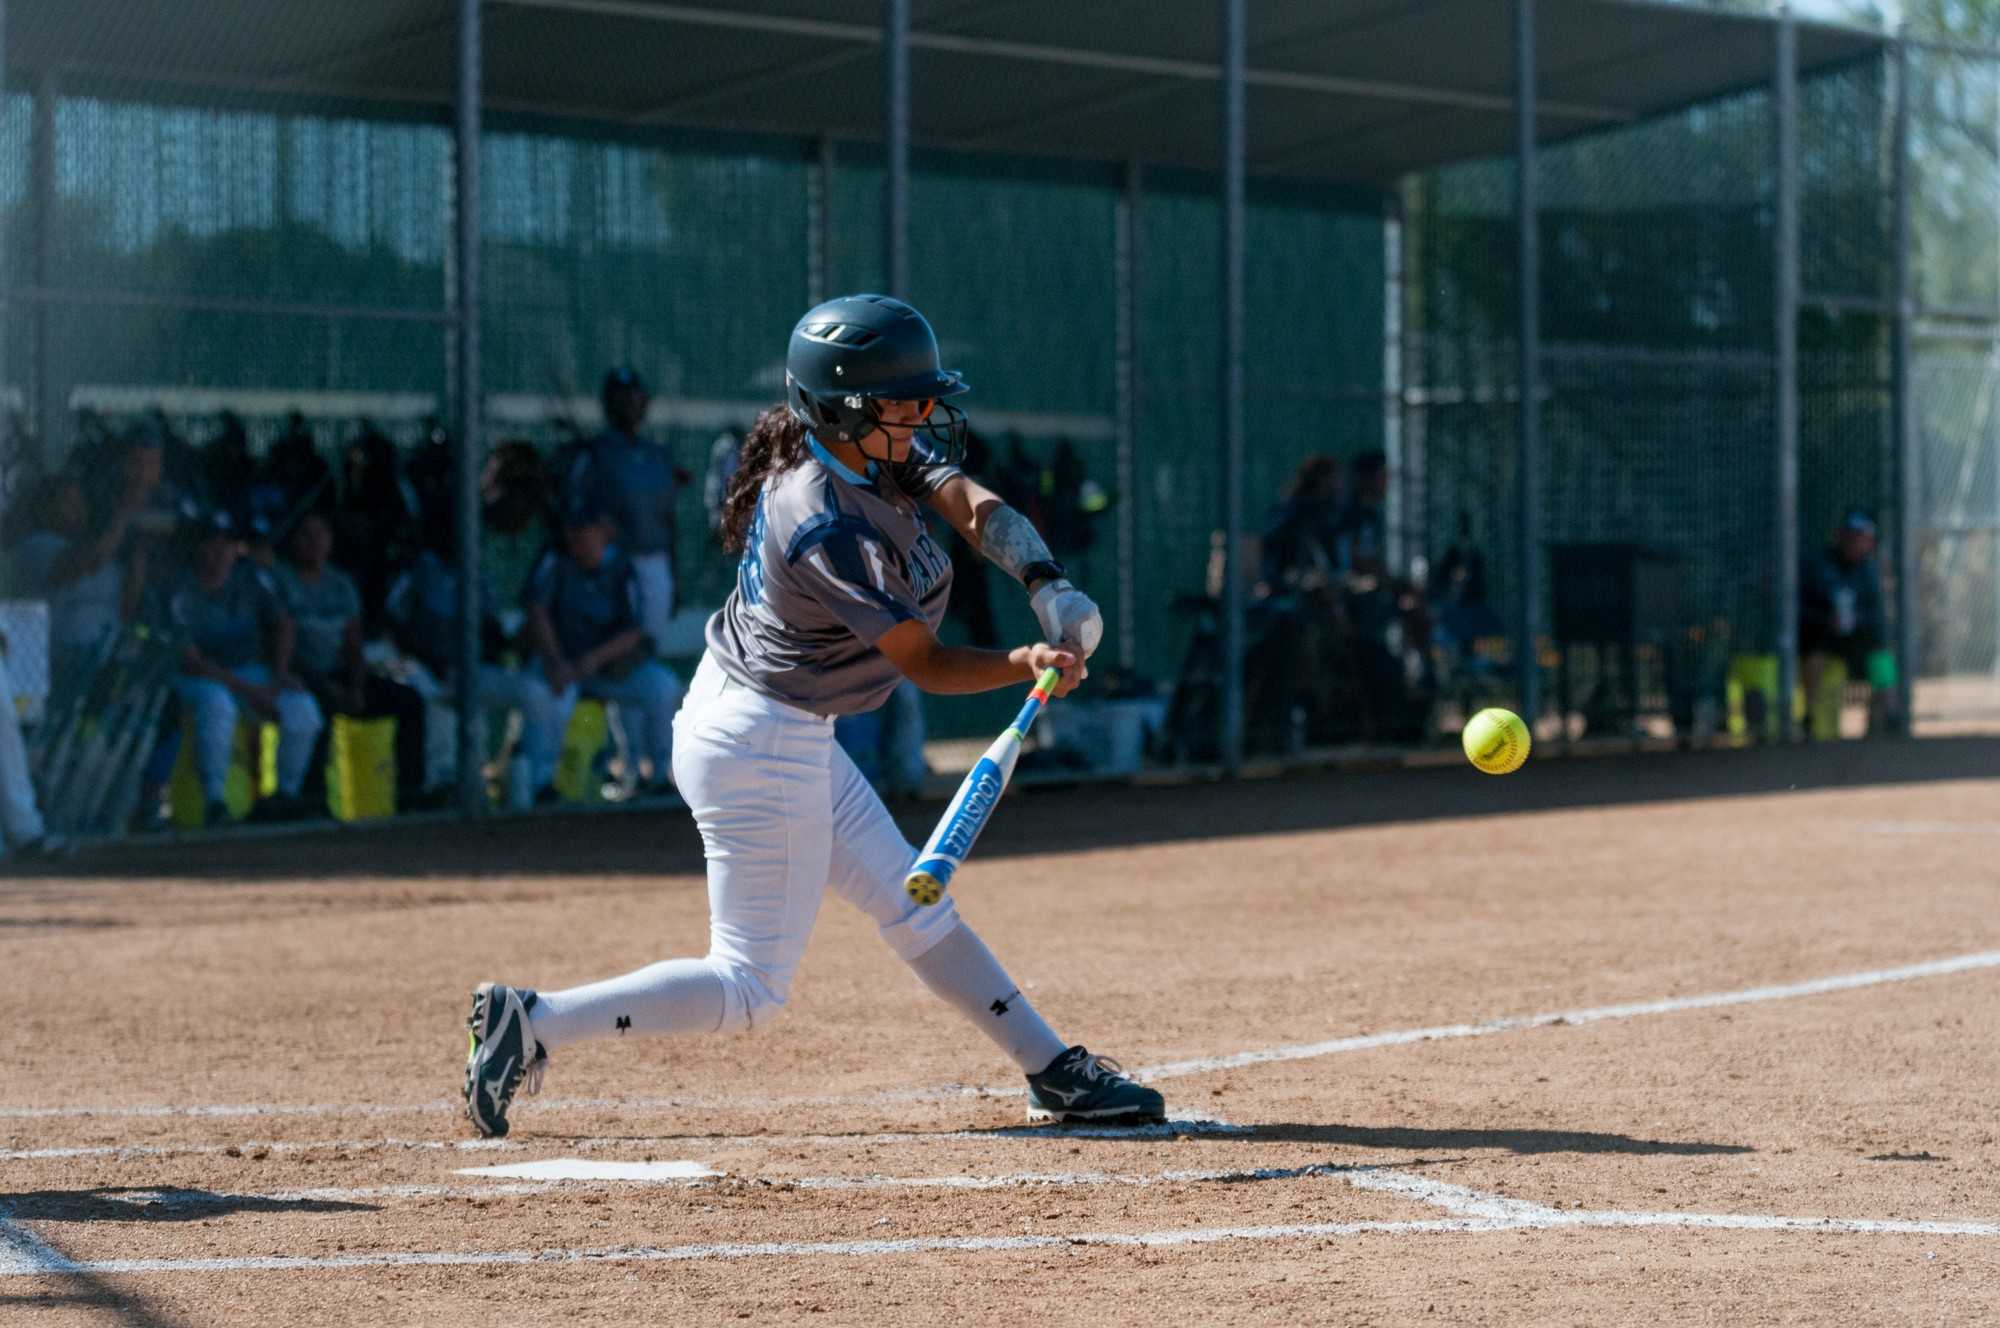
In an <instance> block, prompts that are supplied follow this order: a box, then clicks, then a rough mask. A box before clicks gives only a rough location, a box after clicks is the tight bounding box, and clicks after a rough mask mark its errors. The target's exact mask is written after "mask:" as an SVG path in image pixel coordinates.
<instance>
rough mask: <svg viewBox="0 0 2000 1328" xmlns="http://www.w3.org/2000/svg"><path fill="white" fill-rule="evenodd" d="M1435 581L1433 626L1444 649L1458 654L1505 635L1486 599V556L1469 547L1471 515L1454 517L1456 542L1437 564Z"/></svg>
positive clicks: (1461, 514)
mask: <svg viewBox="0 0 2000 1328" xmlns="http://www.w3.org/2000/svg"><path fill="white" fill-rule="evenodd" d="M1437 580H1438V585H1437V623H1438V627H1439V629H1440V634H1441V635H1442V636H1443V637H1444V638H1445V641H1444V644H1445V646H1446V648H1447V649H1452V650H1456V651H1460V652H1462V651H1464V650H1465V649H1467V648H1468V647H1469V646H1470V645H1471V643H1472V642H1474V641H1477V640H1479V639H1480V638H1482V637H1493V636H1505V635H1506V634H1507V624H1506V623H1505V622H1504V621H1503V620H1502V619H1501V617H1500V615H1499V614H1498V613H1497V612H1495V611H1494V608H1493V605H1492V604H1491V603H1490V602H1489V601H1488V599H1487V589H1486V555H1485V554H1483V553H1481V552H1480V551H1479V546H1478V545H1477V544H1475V543H1473V539H1472V513H1470V512H1465V511H1461V512H1460V513H1459V514H1458V538H1457V539H1455V540H1453V541H1452V544H1451V547H1450V548H1448V549H1446V550H1445V551H1444V557H1443V558H1441V559H1440V560H1439V561H1438V570H1437Z"/></svg>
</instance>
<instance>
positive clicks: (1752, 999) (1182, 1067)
mask: <svg viewBox="0 0 2000 1328" xmlns="http://www.w3.org/2000/svg"><path fill="white" fill-rule="evenodd" d="M1992 968H2000V950H1983V951H1980V952H1978V953H1976V954H1965V955H1957V956H1954V957H1952V958H1948V959H1933V960H1929V961H1926V962H1923V963H1917V964H1906V965H1903V966H1901V967H1898V968H1878V969H1870V970H1868V971H1866V972H1861V973H1843V974H1838V975H1836V976H1833V977H1825V978H1813V979H1811V980H1808V981H1805V982H1791V983H1781V984H1776V985H1769V986H1761V987H1745V988H1742V989H1739V990H1736V991H1723V992H1710V993H1708V994H1706V995H1701V996H1675V997H1669V998H1666V999H1664V1000H1653V1001H1633V1002H1626V1003H1621V1004H1617V1005H1599V1006H1593V1007H1589V1008H1586V1009H1578V1010H1557V1011H1551V1012H1548V1013H1545V1014H1530V1015H1514V1016H1510V1017H1506V1018H1500V1019H1487V1020H1481V1021H1478V1022H1474V1023H1460V1024H1440V1025H1437V1026H1434V1027H1431V1028H1409V1029H1399V1030H1396V1031H1394V1032H1387V1033H1364V1034H1360V1035H1357V1036H1353V1037H1343V1038H1331V1039H1329V1040H1327V1041H1324V1042H1304V1043H1295V1044H1292V1045H1288V1046H1278V1047H1268V1048H1265V1049H1264V1050H1261V1051H1244V1052H1237V1053H1235V1054H1233V1055H1226V1056H1205V1057H1199V1058H1196V1059H1193V1060H1183V1061H1169V1062H1167V1063H1166V1064H1163V1065H1151V1066H1144V1067H1141V1068H1140V1069H1137V1070H1134V1071H1132V1075H1133V1077H1134V1078H1136V1079H1141V1080H1144V1081H1146V1082H1148V1083H1153V1082H1157V1081H1159V1080H1162V1079H1177V1078H1182V1077H1185V1076H1187V1075H1195V1074H1207V1073H1210V1072H1213V1071H1216V1070H1233V1069H1239V1068H1241V1067H1243V1066H1246V1065H1269V1064H1273V1063H1276V1062H1281V1061H1304V1060H1317V1059H1319V1058H1320V1057H1323V1056H1336V1055H1340V1054H1343V1053H1346V1052H1352V1051H1373V1050H1376V1049H1379V1048H1382V1047H1398V1046H1407V1045H1409V1044H1411V1043H1416V1042H1443V1041H1449V1040H1451V1039H1455V1038H1473V1037H1490V1036H1493V1035H1494V1034H1497V1033H1515V1032H1520V1031H1522V1030H1525V1029H1531V1028H1553V1027H1560V1026H1563V1025H1571V1024H1595V1023H1603V1022H1606V1021H1608V1020H1616V1019H1637V1018H1642V1017H1644V1016H1648V1015H1659V1014H1680V1013H1685V1012H1687V1011H1690V1010H1712V1009H1719V1008H1722V1007H1726V1006H1732V1005H1754V1004H1759V1003H1762V1002H1765V1001H1782V1000H1795V999H1798V998H1800V997H1806V996H1823V995H1827V994H1829V993H1832V992H1840V991H1854V990H1856V989H1858V988H1862V987H1879V986H1883V985H1885V984H1888V983H1893V982H1912V981H1916V980H1919V979H1922V978H1937V977H1949V976H1952V975H1954V974H1959V973H1970V972H1976V971H1979V970H1982V969H1992ZM1024 1091H1025V1090H1023V1089H1020V1088H1014V1087H993V1088H973V1087H969V1086H966V1085H961V1084H955V1085H948V1086H945V1087H939V1088H917V1089H894V1090H890V1091H887V1092H871V1093H854V1094H835V1095H828V1096H817V1097H783V1096H756V1097H725V1098H708V1099H704V1098H696V1097H638V1098H615V1097H596V1098H544V1099H537V1102H538V1109H539V1110H542V1111H559V1110H572V1109H605V1110H617V1111H622V1112H626V1113H631V1112H639V1111H693V1110H727V1109H743V1108H752V1109H758V1110H771V1109H778V1108H784V1107H794V1106H862V1105H868V1104H872V1103H883V1102H935V1101H941V1100H951V1099H958V1098H1016V1097H1020V1096H1021V1095H1022V1094H1023V1092H1024ZM460 1109H461V1108H460V1104H459V1103H457V1102H453V1101H443V1100H441V1101H435V1102H424V1103H406V1104H394V1103H366V1102H357V1103H342V1102H319V1103H303V1104H297V1105H284V1104H276V1103H256V1102H252V1103H235V1104H227V1105H194V1106H178V1107H177V1106H166V1105H147V1106H129V1107H73V1106H62V1107H0V1120H47V1119H67V1118H75V1117H85V1118H88V1117H105V1118H131V1117H206V1118H232V1117H245V1116H250V1117H255V1116H274V1117H279V1116H284V1117H295V1116H308V1117H311V1116H331V1117H344V1116H355V1117H372V1116H399V1115H423V1114H428V1113H431V1112H442V1111H450V1112H453V1113H456V1112H458V1111H459V1110H460Z"/></svg>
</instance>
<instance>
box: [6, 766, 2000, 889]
mask: <svg viewBox="0 0 2000 1328" xmlns="http://www.w3.org/2000/svg"><path fill="white" fill-rule="evenodd" d="M1996 770H2000V738H1991V737H1954V738H1925V739H1917V740H1899V741H1891V740H1883V741H1875V742H1841V743H1820V744H1816V745H1810V746H1796V747H1783V748H1780V747H1758V748H1747V749H1744V750H1741V751H1706V752H1679V753H1656V754H1648V755H1639V754H1631V755H1620V756H1598V757H1590V758H1577V759H1571V760H1563V759H1543V760H1535V761H1532V762H1530V764H1529V765H1528V767H1527V768H1526V769H1525V770H1523V771H1522V772H1521V773H1519V774H1516V775H1512V776H1509V777H1508V778H1505V779H1494V778H1491V777H1489V776H1485V775H1480V774H1478V773H1476V772H1474V771H1473V770H1471V769H1470V768H1469V767H1467V766H1465V765H1463V764H1459V763H1455V762H1454V763H1453V764H1451V765H1448V766H1443V767H1434V768H1424V769H1386V770H1371V771H1366V772H1351V773H1327V774H1300V775H1294V776H1290V777H1287V778H1282V779H1246V780H1243V781H1241V782H1239V783H1234V784H1223V783H1198V784H1179V785H1153V786H1127V785H1090V786H1075V787H1067V788H1051V787H1046V786H1040V787H1026V788H1018V789H1013V790H1010V791H1009V792H1008V794H1007V802H1006V804H1005V806H1004V807H1003V808H1002V810H1001V813H1000V814H999V815H998V816H997V817H995V818H994V822H993V824H992V825H991V826H990V827H989V828H988V830H987V831H986V833H985V834H984V835H983V836H982V837H981V838H980V841H979V848H978V852H977V854H976V857H977V858H978V859H980V860H986V859H991V858H996V857H1002V856H1006V855H1011V854H1024V853H1060V852H1066V851H1070V850H1077V849H1103V848H1118V847H1123V846H1128V845H1138V844H1164V843H1180V842H1185V841H1189V840H1213V839H1218V838H1225V837H1228V836H1233V835H1265V834H1283V833H1290V832H1297V831H1308V830H1334V829H1342V828H1346V827H1352V826H1370V825H1394V824H1405V823H1416V822H1424V821H1431V820H1438V819H1446V818H1458V817H1475V816H1500V815H1508V814H1513V813H1521V812H1547V811H1563V810H1571V809H1578V808H1586V807H1618V806H1632V805H1636V804H1646V803H1658V802H1676V801H1685V800H1690V799H1698V798H1737V797H1757V796H1761V795H1765V794H1781V793H1787V792H1797V791H1810V790H1818V789H1840V788H1862V787H1871V786H1876V787H1879V786H1892V785H1904V784H1920V783H1931V782H1938V781H1946V780H1971V779H1991V778H1993V775H1994V772H1995V771H1996ZM942 811H943V804H941V803H915V804H905V805H903V806H901V807H899V808H898V811H897V819H898V821H899V822H900V823H901V825H902V827H903V830H904V833H905V834H906V835H907V836H908V837H909V838H910V840H911V842H913V843H918V844H921V843H922V842H924V840H926V839H927V838H929V836H930V832H931V829H932V827H933V826H934V825H935V824H936V820H937V817H938V816H939V814H940V813H941V812H942ZM700 865H701V841H700V838H699V836H698V835H697V834H696V833H695V828H694V825H693V822H692V821H691V820H690V818H689V817H688V814H687V813H686V812H685V811H679V810H657V811H655V810H634V811H628V812H616V813H604V814H581V813H574V812H571V813H555V814H550V815H543V816H522V817H509V818H495V819H490V820H485V821H480V822H477V823H472V824H464V823H456V822H448V821H438V820H430V821H427V822H425V823H422V824H402V825H384V826H381V827H379V828H375V827H370V828H365V829H363V828H349V829H343V830H328V829H324V828H321V829H319V830H316V831H314V832H313V833H311V834H309V835H305V834H282V835H269V834H264V833H260V834H258V835H256V836H254V837H252V836H246V837H243V838H228V837H224V838H217V839H209V840H205V841H202V842H198V843H175V842H167V841H154V842H148V841H145V840H135V841H130V842H127V843H124V844H120V845H112V846H105V847H101V848H96V849H93V850H90V851H87V852H81V853H78V854H77V855H76V856H75V857H73V858H70V859H67V860H64V861H59V862H53V863H48V862H44V863H38V864H36V866H35V867H34V874H35V875H36V876H37V877H41V878H55V877H66V876H67V877H100V878H101V877H113V878H140V879H145V878H153V879H158V878H173V879H195V880H226V881H231V882H255V881H275V880H300V879H319V880H324V879H344V878H349V877H370V878H386V879H403V878H420V877H454V878H467V877H479V876H498V877H514V878H520V877H533V876H558V877H576V876H578V875H582V874H586V873H587V874H589V875H591V876H653V875H661V874H671V875H679V876H688V877H690V878H692V877H694V876H695V874H696V873H698V872H699V870H700ZM690 883H691V884H692V880H691V882H690Z"/></svg>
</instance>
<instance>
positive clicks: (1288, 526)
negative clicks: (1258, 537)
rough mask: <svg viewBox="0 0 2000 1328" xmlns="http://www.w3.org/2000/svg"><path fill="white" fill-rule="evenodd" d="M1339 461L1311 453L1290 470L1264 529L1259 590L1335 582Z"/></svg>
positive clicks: (1338, 564)
mask: <svg viewBox="0 0 2000 1328" xmlns="http://www.w3.org/2000/svg"><path fill="white" fill-rule="evenodd" d="M1341 493H1342V486H1341V480H1340V462H1339V461H1338V460H1337V459H1336V458H1334V457H1330V456H1309V457H1307V458H1306V459H1305V460H1304V461H1301V462H1300V463H1299V465H1298V469H1296V470H1294V471H1293V472H1292V478H1291V481H1290V482H1289V483H1288V484H1286V486H1285V496H1284V500H1283V501H1282V502H1281V503H1279V505H1278V511H1277V514H1276V516H1275V517H1274V518H1273V520H1272V522H1271V525H1270V527H1269V528H1268V529H1267V530H1266V531H1265V532H1264V556H1263V561H1262V565H1261V568H1260V572H1259V577H1258V580H1259V583H1260V585H1259V589H1260V590H1261V591H1262V592H1263V593H1265V594H1283V593H1286V592H1288V591H1297V590H1300V589H1311V588H1323V587H1326V586H1329V585H1331V584H1333V582H1334V580H1335V579H1336V578H1337V577H1338V575H1339V573H1340V571H1341V562H1340V519H1341V516H1342V514H1343V512H1342V506H1341Z"/></svg>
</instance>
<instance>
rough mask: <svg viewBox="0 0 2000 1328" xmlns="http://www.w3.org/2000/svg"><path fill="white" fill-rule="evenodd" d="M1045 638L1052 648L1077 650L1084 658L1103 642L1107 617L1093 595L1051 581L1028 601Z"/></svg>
mask: <svg viewBox="0 0 2000 1328" xmlns="http://www.w3.org/2000/svg"><path fill="white" fill-rule="evenodd" d="M1028 604H1029V606H1030V607H1031V608H1033V609H1034V611H1035V621H1036V622H1038V623H1040V624H1041V625H1042V635H1043V639H1045V640H1046V641H1047V642H1048V643H1049V644H1050V645H1052V646H1064V647H1066V648H1068V649H1071V650H1075V651H1078V652H1079V653H1081V654H1082V655H1083V657H1084V658H1085V659H1089V658H1090V657H1091V656H1092V655H1093V654H1095V653H1096V652H1097V646H1098V643H1099V642H1100V641H1102V640H1103V639H1104V615H1103V614H1102V613H1099V612H1098V610H1097V605H1096V604H1095V603H1094V602H1093V601H1092V600H1091V598H1090V596H1088V595H1086V594H1084V593H1083V592H1082V591H1081V590H1078V589H1077V588H1076V587H1075V586H1073V585H1071V584H1070V583H1069V582H1067V581H1051V582H1049V583H1048V584H1047V585H1045V586H1043V587H1042V588H1041V589H1040V590H1037V591H1036V592H1035V593H1034V595H1033V596H1032V597H1031V598H1030V599H1029V600H1028Z"/></svg>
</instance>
